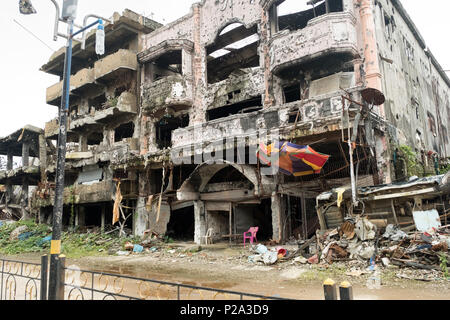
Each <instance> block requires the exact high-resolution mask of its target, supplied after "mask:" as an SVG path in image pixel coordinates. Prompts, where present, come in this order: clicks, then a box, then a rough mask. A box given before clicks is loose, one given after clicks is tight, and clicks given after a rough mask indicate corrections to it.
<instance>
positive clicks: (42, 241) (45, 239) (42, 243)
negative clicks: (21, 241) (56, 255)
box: [37, 236, 52, 247]
mask: <svg viewBox="0 0 450 320" xmlns="http://www.w3.org/2000/svg"><path fill="white" fill-rule="evenodd" d="M50 241H52V236H47V237H45V238H42V239H41V240H39V241H38V243H37V245H38V246H40V247H42V246H43V245H44V244H45V243H48V242H50Z"/></svg>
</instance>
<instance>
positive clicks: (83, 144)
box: [78, 135, 88, 152]
mask: <svg viewBox="0 0 450 320" xmlns="http://www.w3.org/2000/svg"><path fill="white" fill-rule="evenodd" d="M87 142H88V139H87V135H80V137H79V138H78V151H80V152H86V151H88V143H87Z"/></svg>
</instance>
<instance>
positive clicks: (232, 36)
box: [206, 23, 259, 83]
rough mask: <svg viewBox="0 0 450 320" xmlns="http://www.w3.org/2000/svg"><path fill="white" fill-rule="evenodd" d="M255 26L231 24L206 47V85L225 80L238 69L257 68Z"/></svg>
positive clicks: (257, 40) (257, 38) (257, 37)
mask: <svg viewBox="0 0 450 320" xmlns="http://www.w3.org/2000/svg"><path fill="white" fill-rule="evenodd" d="M257 31H258V30H257V26H256V25H255V26H253V27H250V28H248V29H247V28H246V27H245V26H244V25H243V24H240V23H232V24H230V25H228V26H227V27H225V28H224V29H223V30H222V32H221V33H220V34H219V36H218V37H217V39H216V41H215V42H214V43H213V44H211V45H209V46H208V47H206V53H207V55H208V58H207V60H208V61H207V74H208V83H216V82H219V81H222V80H225V79H227V78H228V77H229V76H230V74H232V73H233V72H236V71H238V70H239V69H245V68H253V67H259V55H258V45H259V35H258V33H257Z"/></svg>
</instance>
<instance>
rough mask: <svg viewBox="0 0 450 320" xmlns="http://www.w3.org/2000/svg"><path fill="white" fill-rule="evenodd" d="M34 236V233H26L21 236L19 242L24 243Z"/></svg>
mask: <svg viewBox="0 0 450 320" xmlns="http://www.w3.org/2000/svg"><path fill="white" fill-rule="evenodd" d="M32 235H33V232H25V233H22V234H19V237H18V238H19V240H21V241H23V240H26V239H28V238H29V237H31V236H32Z"/></svg>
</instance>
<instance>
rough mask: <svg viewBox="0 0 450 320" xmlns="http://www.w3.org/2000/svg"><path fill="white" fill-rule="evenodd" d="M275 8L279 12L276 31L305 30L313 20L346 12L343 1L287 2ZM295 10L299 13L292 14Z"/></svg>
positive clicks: (297, 0) (296, 0)
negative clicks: (333, 13)
mask: <svg viewBox="0 0 450 320" xmlns="http://www.w3.org/2000/svg"><path fill="white" fill-rule="evenodd" d="M275 6H276V10H275V12H278V17H277V20H278V25H277V27H278V30H275V31H282V30H291V31H292V30H299V29H303V28H305V27H306V26H307V25H308V22H309V21H310V20H311V19H314V18H316V17H319V16H322V15H324V14H327V13H330V12H342V11H343V10H344V6H343V2H342V0H326V1H324V0H311V1H308V2H307V1H306V0H304V2H302V1H299V0H286V1H284V2H282V3H281V4H279V5H277V4H275ZM306 8H309V9H306ZM272 10H273V9H272ZM293 10H298V11H296V12H292V11H293Z"/></svg>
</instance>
